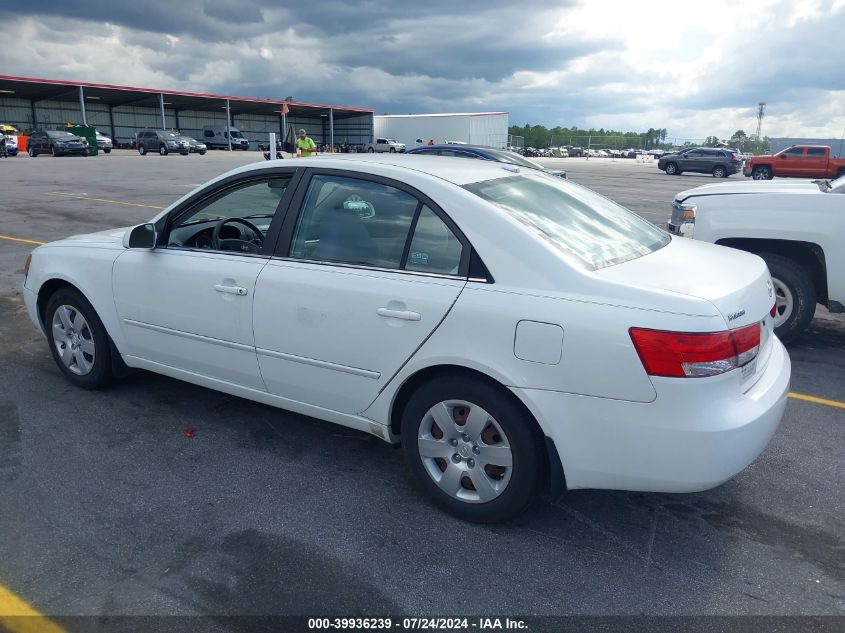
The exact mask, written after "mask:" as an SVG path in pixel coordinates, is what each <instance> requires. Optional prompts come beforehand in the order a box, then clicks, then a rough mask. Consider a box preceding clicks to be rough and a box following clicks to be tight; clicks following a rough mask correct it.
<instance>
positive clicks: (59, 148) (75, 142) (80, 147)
mask: <svg viewBox="0 0 845 633" xmlns="http://www.w3.org/2000/svg"><path fill="white" fill-rule="evenodd" d="M26 147H27V152H29V155H30V156H32V157H33V158H34V157H36V156H38V155H39V154H52V155H53V156H66V155H68V154H75V155H77V156H88V141H86V140H85V139H84V138H82V137H81V136H77V135H76V134H71V133H70V132H66V131H63V130H36V131H34V132H33V133H32V134H30V135H29V141H28V142H27V146H26Z"/></svg>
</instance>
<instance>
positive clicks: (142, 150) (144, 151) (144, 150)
mask: <svg viewBox="0 0 845 633" xmlns="http://www.w3.org/2000/svg"><path fill="white" fill-rule="evenodd" d="M138 153H139V154H140V155H141V156H146V155H147V148H146V147H144V146H143V145H139V146H138Z"/></svg>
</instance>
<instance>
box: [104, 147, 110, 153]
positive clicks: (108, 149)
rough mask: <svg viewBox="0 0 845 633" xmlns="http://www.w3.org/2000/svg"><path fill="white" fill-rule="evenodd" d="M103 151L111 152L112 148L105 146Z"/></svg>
mask: <svg viewBox="0 0 845 633" xmlns="http://www.w3.org/2000/svg"><path fill="white" fill-rule="evenodd" d="M103 153H104V154H109V153H111V148H109V147H105V148H103Z"/></svg>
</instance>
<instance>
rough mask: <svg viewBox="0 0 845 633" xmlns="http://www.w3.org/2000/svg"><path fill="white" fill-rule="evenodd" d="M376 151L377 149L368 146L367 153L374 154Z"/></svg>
mask: <svg viewBox="0 0 845 633" xmlns="http://www.w3.org/2000/svg"><path fill="white" fill-rule="evenodd" d="M375 151H376V150H374V149H373V148H372V147H368V148H367V153H368V154H373V153H374V152H375Z"/></svg>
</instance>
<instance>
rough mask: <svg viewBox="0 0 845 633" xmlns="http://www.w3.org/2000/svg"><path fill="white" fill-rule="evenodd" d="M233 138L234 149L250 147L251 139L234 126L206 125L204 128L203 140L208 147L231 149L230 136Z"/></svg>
mask: <svg viewBox="0 0 845 633" xmlns="http://www.w3.org/2000/svg"><path fill="white" fill-rule="evenodd" d="M230 136H231V137H232V138H231V141H232V142H231V145H232V150H236V149H241V150H244V151H246V150H248V149H249V141H248V140H247V139H246V138H244V135H243V133H242V132H241V131H240V130H239V129H238V128H236V127H234V126H229V127H227V126H225V125H206V126H205V127H204V128H203V130H202V140H203V142H204V143H205V145H206V147H207V149H225V150H228V149H229V137H230Z"/></svg>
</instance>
